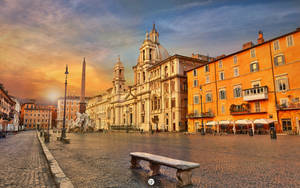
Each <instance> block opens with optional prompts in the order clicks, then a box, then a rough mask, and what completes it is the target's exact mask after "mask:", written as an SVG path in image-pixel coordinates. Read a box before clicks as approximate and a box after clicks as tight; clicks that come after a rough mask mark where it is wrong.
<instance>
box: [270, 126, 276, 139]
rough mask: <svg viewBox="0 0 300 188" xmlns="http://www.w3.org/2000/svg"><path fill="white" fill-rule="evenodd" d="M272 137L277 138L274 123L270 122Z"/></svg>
mask: <svg viewBox="0 0 300 188" xmlns="http://www.w3.org/2000/svg"><path fill="white" fill-rule="evenodd" d="M270 137H271V139H277V135H276V129H275V125H274V123H270Z"/></svg>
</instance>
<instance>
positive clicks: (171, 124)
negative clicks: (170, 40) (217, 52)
mask: <svg viewBox="0 0 300 188" xmlns="http://www.w3.org/2000/svg"><path fill="white" fill-rule="evenodd" d="M201 57H202V58H195V57H186V56H181V55H177V54H176V55H173V56H170V55H169V53H168V51H167V50H166V49H165V48H164V47H163V46H162V45H161V44H160V42H159V33H158V31H157V30H156V28H155V25H153V29H152V31H151V32H150V33H146V37H145V40H144V42H143V44H142V45H141V47H140V49H139V57H138V60H137V64H136V65H135V66H134V67H133V71H134V83H133V85H126V80H125V76H124V66H123V63H122V62H121V60H120V58H119V59H118V62H117V63H116V64H115V66H114V70H113V71H114V72H113V75H114V77H113V81H112V83H113V87H112V88H110V89H108V90H107V91H106V92H105V93H103V94H100V95H97V96H95V97H92V98H91V99H90V100H89V102H88V105H87V113H88V114H89V116H90V119H91V121H92V123H93V124H94V126H95V127H96V128H97V129H110V128H113V127H122V126H125V127H126V126H130V127H133V128H137V129H140V130H143V131H150V130H156V131H185V130H187V119H186V113H187V104H188V101H187V98H188V96H187V76H186V74H185V71H186V70H189V69H191V68H194V67H196V66H199V65H201V64H205V63H207V60H208V57H206V56H201Z"/></svg>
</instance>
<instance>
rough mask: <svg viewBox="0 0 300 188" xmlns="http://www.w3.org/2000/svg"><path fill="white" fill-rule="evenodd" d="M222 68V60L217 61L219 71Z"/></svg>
mask: <svg viewBox="0 0 300 188" xmlns="http://www.w3.org/2000/svg"><path fill="white" fill-rule="evenodd" d="M221 68H223V62H222V60H220V61H219V69H221Z"/></svg>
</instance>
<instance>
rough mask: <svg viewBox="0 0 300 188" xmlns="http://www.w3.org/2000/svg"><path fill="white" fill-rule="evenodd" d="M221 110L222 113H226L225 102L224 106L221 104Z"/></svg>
mask: <svg viewBox="0 0 300 188" xmlns="http://www.w3.org/2000/svg"><path fill="white" fill-rule="evenodd" d="M221 112H222V114H225V105H224V104H222V106H221Z"/></svg>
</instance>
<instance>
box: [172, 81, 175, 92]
mask: <svg viewBox="0 0 300 188" xmlns="http://www.w3.org/2000/svg"><path fill="white" fill-rule="evenodd" d="M173 91H175V82H174V81H171V92H173Z"/></svg>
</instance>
